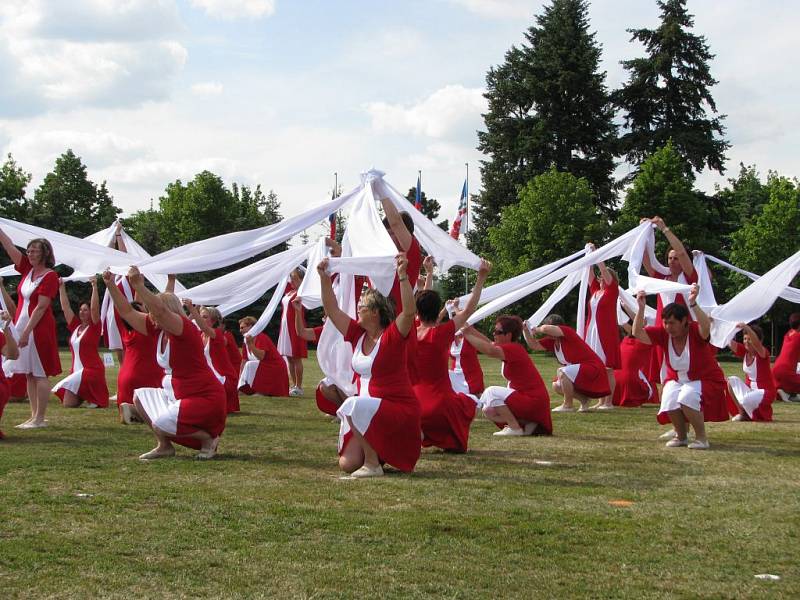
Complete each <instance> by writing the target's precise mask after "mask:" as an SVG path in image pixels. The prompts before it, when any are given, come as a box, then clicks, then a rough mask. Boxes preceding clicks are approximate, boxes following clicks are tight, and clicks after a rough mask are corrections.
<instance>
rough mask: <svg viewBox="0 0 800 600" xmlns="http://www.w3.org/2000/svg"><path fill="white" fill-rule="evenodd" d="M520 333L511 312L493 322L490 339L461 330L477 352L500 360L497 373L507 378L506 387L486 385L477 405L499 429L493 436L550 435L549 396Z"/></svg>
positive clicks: (474, 330) (516, 319)
mask: <svg viewBox="0 0 800 600" xmlns="http://www.w3.org/2000/svg"><path fill="white" fill-rule="evenodd" d="M522 333H523V331H522V319H520V318H519V317H516V316H511V315H503V316H501V317H498V319H497V321H495V324H494V332H493V335H494V342H490V341H489V340H488V339H487V338H486V336H484V335H483V334H481V333H480V332H478V330H476V329H475V328H474V327H469V328H467V329H466V330H464V337H465V338H466V339H467V340H468V341H469V343H470V344H472V345H473V346H475V349H476V350H478V352H480V353H481V354H485V355H486V356H490V357H492V358H496V359H497V360H500V361H502V365H501V367H500V374H501V375H502V376H503V377H505V379H506V381H508V385H507V386H506V387H501V386H498V385H490V386H489V387H487V388H486V389H485V390H484V391H483V394H482V395H481V399H480V404H481V407H482V408H483V414H484V416H485V417H486V418H487V419H489V420H491V421H493V422H494V423H495V424H496V425H497V426H498V427H499V428H500V431H496V432H495V433H494V435H497V436H502V437H506V436H519V435H551V434H552V433H553V421H552V419H551V417H550V396H549V395H548V393H547V388H546V387H545V385H544V381H543V380H542V376H541V375H540V374H539V371H538V370H537V369H536V366H535V365H534V364H533V361H532V360H531V358H530V356H528V352H527V350H525V348H524V347H523V346H522V344H520V343H519V339H520V337H521V336H522Z"/></svg>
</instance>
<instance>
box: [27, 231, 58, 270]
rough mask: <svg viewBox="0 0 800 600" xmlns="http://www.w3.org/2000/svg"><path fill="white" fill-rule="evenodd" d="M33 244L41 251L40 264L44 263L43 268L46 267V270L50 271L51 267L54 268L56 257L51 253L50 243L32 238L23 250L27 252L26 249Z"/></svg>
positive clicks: (42, 239)
mask: <svg viewBox="0 0 800 600" xmlns="http://www.w3.org/2000/svg"><path fill="white" fill-rule="evenodd" d="M33 244H39V248H40V249H41V251H42V262H43V263H44V266H45V267H47V268H48V269H52V268H53V267H55V266H56V255H55V253H54V252H53V246H52V245H51V244H50V242H49V241H47V240H46V239H44V238H34V239H32V240H31V241H30V242H28V245H27V246H25V249H26V250H27V249H28V248H30V247H31V246H33Z"/></svg>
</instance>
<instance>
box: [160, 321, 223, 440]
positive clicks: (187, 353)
mask: <svg viewBox="0 0 800 600" xmlns="http://www.w3.org/2000/svg"><path fill="white" fill-rule="evenodd" d="M181 318H182V319H183V332H182V333H181V334H180V335H173V334H171V333H166V332H161V331H159V330H158V329H157V328H156V326H155V325H154V324H153V323H152V322H151V321H150V319H147V329H148V333H149V334H150V335H155V336H156V337H158V338H159V339H160V338H161V335H160V334H162V333H163V335H164V336H166V338H167V340H168V342H167V343H168V344H169V350H168V352H169V368H170V369H171V379H172V389H173V391H174V394H175V398H176V399H177V400H179V401H180V408H179V412H178V422H177V430H176V436H175V437H174V438H173V441H175V442H176V443H178V444H181V445H182V446H187V447H188V448H195V449H200V448H201V446H202V442H200V440H196V439H194V438H190V437H187V436H188V435H190V434H192V433H196V432H198V431H205V432H206V433H208V434H209V435H210V436H211V437H218V436H220V435H222V432H223V431H224V430H225V420H226V417H227V411H226V409H225V404H226V403H225V390H224V389H223V388H222V385H221V384H220V382H219V380H218V379H217V378H216V376H215V375H214V373H213V372H212V371H211V368H210V367H209V366H208V363H207V362H206V357H205V353H204V351H203V338H202V336H201V334H200V330H199V329H197V327H195V325H194V323H192V322H191V321H190V320H189V319H187V318H186V317H181Z"/></svg>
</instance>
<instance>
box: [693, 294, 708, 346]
mask: <svg viewBox="0 0 800 600" xmlns="http://www.w3.org/2000/svg"><path fill="white" fill-rule="evenodd" d="M699 293H700V287H699V286H698V285H697V284H696V283H693V284H692V289H691V290H689V308H691V309H692V310H693V311H694V316H695V318H696V319H697V328H698V331H699V332H700V337H702V338H703V339H704V340H707V339H708V338H709V336H711V319H709V318H708V315H707V314H706V313H705V312H704V311H703V309H702V308H700V305H699V304H698V303H697V295H698V294H699Z"/></svg>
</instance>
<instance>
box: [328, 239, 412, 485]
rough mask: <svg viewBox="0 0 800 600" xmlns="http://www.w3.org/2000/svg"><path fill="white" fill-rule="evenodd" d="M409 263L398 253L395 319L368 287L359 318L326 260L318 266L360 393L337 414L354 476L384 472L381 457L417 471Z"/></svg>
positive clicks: (343, 464) (344, 463)
mask: <svg viewBox="0 0 800 600" xmlns="http://www.w3.org/2000/svg"><path fill="white" fill-rule="evenodd" d="M407 266H408V259H407V258H406V256H405V254H400V255H398V257H397V280H398V281H399V283H400V294H401V297H402V307H403V308H402V312H401V313H400V314H399V315H398V316H397V318H396V319H395V318H394V310H393V309H392V307H391V305H390V303H389V302H388V300H387V299H386V297H385V296H384V295H383V294H381V293H380V292H378V291H377V290H367V291H365V292H364V293H363V294H361V298H360V299H359V302H358V308H357V310H358V321H355V320H353V319H351V318H350V317H349V316H348V315H347V314H346V313H345V312H344V311H342V310H341V309H340V308H339V305H338V304H337V302H336V296H335V295H334V293H333V286H332V284H331V277H330V274H329V273H328V272H327V269H328V260H327V259H324V260H323V261H322V262H320V263H319V265H318V266H317V271H318V272H319V275H320V280H321V282H322V305H323V307H324V308H325V312H326V314H327V315H328V318H329V319H330V320H331V322H332V323H333V324H334V326H335V327H336V329H338V330H339V332H340V333H341V334H342V335H343V336H344V339H345V341H347V342H349V343H350V344H351V345H352V347H353V361H352V367H353V371H355V373H356V375H357V385H358V396H351V397H349V398H348V399H347V400H345V401H344V403H343V404H342V406H341V407H339V410H338V411H337V413H336V414H337V416H338V417H339V419H340V421H341V425H340V428H339V467H340V468H341V469H342V470H343V471H345V472H347V473H351V474H352V475H353V477H376V476H380V475H383V468H382V467H381V463H383V462H385V463H388V464H390V465H392V466H393V467H396V468H398V469H400V470H401V471H413V470H414V466H415V465H416V464H417V460H418V459H419V454H420V408H419V402H417V398H416V397H415V396H414V390H413V389H412V388H411V382H410V380H409V378H408V364H407V362H406V346H407V344H408V341H409V332H411V330H412V328H413V324H414V315H415V314H416V304H415V303H414V292H413V291H412V290H411V285H410V284H409V282H408V275H407V273H406V268H407ZM412 335H413V333H412Z"/></svg>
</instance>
